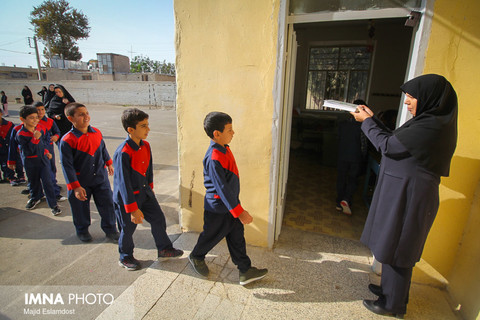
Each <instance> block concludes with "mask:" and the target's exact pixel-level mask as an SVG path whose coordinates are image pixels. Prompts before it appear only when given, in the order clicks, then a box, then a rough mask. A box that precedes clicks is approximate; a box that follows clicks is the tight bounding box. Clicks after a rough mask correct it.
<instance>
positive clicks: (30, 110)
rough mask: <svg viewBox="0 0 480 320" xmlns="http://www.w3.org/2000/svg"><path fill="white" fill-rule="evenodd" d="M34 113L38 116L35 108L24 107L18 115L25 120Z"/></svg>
mask: <svg viewBox="0 0 480 320" xmlns="http://www.w3.org/2000/svg"><path fill="white" fill-rule="evenodd" d="M32 113H37V114H38V111H37V108H35V107H34V106H23V107H21V108H20V111H19V112H18V115H19V116H20V117H22V118H23V119H26V118H27V117H28V116H29V115H31V114H32Z"/></svg>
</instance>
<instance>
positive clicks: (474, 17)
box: [423, 0, 480, 319]
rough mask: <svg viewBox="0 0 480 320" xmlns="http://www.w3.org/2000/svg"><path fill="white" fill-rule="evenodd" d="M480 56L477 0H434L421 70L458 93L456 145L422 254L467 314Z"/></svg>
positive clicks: (475, 278) (477, 302)
mask: <svg viewBox="0 0 480 320" xmlns="http://www.w3.org/2000/svg"><path fill="white" fill-rule="evenodd" d="M479 55H480V2H479V1H478V0H465V1H461V2H452V1H449V0H436V1H435V6H434V15H433V21H432V31H431V36H430V41H429V43H428V50H427V53H426V60H425V70H424V73H439V74H442V75H444V76H445V77H446V78H447V79H449V80H450V82H451V83H452V85H453V87H454V88H455V90H456V92H457V95H458V106H459V108H458V111H459V112H458V144H457V149H456V151H455V155H454V157H453V161H452V166H451V170H450V177H449V178H442V185H441V188H440V191H441V192H440V197H441V204H440V210H439V212H438V215H437V218H436V219H435V223H434V225H433V227H432V230H431V232H430V235H429V237H428V240H427V243H426V246H425V251H424V254H423V258H424V259H425V260H426V261H428V262H429V263H430V264H431V265H432V266H434V267H435V268H436V269H437V270H438V271H440V272H441V273H442V274H443V275H444V276H445V277H447V279H448V280H449V281H450V285H449V290H450V293H452V296H453V297H454V299H455V300H456V302H457V303H459V304H461V306H462V307H461V309H460V312H461V313H462V314H463V316H464V317H465V319H479V318H480V299H479V294H480V273H479V272H478V266H479V265H480V247H479V243H480V233H479V232H478V230H479V229H480V219H479V218H478V216H479V214H480V212H479V203H480V201H479V196H480V194H479V192H478V183H479V180H480V144H479V142H478V137H480V108H478V101H480V93H479V91H478V84H479V83H480V73H479V72H478V70H480V61H479V59H478V56H479ZM476 190H477V192H475V191H476Z"/></svg>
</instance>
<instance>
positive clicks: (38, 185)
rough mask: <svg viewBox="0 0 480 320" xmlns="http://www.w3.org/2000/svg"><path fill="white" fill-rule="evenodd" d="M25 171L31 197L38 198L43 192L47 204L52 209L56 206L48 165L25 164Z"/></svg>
mask: <svg viewBox="0 0 480 320" xmlns="http://www.w3.org/2000/svg"><path fill="white" fill-rule="evenodd" d="M25 171H26V172H27V178H28V184H29V188H30V194H31V196H32V199H34V200H40V199H41V198H42V197H43V193H44V192H45V196H46V198H47V204H48V206H49V207H50V208H52V209H53V208H55V207H56V206H57V198H56V196H55V190H54V188H53V184H52V173H51V172H50V167H29V166H26V167H25ZM42 187H43V190H42Z"/></svg>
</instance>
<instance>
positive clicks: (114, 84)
mask: <svg viewBox="0 0 480 320" xmlns="http://www.w3.org/2000/svg"><path fill="white" fill-rule="evenodd" d="M59 83H60V84H62V85H63V86H65V88H66V89H67V90H68V92H70V94H71V95H72V96H73V98H74V99H75V100H76V101H78V102H82V103H85V104H104V103H105V104H117V105H132V106H133V105H138V106H142V105H146V106H147V105H148V106H160V107H174V106H175V104H176V84H175V82H171V81H159V82H153V81H139V82H136V81H81V80H80V81H68V80H65V81H60V82H59ZM48 84H49V83H48V82H39V81H14V80H0V90H3V91H5V93H6V95H7V97H8V101H9V103H14V102H15V98H17V97H18V98H22V95H21V91H22V88H23V86H24V85H27V86H28V87H29V88H30V90H32V93H33V95H34V99H35V100H40V96H38V95H37V94H36V93H37V92H38V91H40V89H41V88H42V86H46V87H48ZM22 103H23V99H22Z"/></svg>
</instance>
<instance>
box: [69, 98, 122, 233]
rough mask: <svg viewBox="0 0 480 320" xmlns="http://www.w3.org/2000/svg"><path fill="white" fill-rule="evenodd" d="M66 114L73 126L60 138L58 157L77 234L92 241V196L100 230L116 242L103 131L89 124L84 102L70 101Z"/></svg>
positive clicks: (110, 166) (111, 170)
mask: <svg viewBox="0 0 480 320" xmlns="http://www.w3.org/2000/svg"><path fill="white" fill-rule="evenodd" d="M65 115H66V116H67V118H68V120H69V121H70V122H71V123H72V124H73V127H72V129H71V130H70V131H69V132H67V133H66V134H65V135H64V136H63V137H62V140H61V143H60V160H61V162H62V168H63V174H64V175H65V180H66V182H67V189H68V201H69V202H70V208H71V209H72V217H73V224H74V225H75V230H76V232H77V236H78V238H79V239H80V240H81V241H83V242H90V241H92V236H91V234H90V233H89V232H88V227H89V226H90V223H91V220H90V198H91V196H92V195H93V199H94V201H95V205H96V206H97V210H98V213H99V214H100V217H101V224H100V225H101V228H102V230H103V231H104V232H105V234H106V236H107V238H109V239H111V240H113V241H117V240H118V236H119V234H118V232H117V227H116V226H115V214H114V212H113V200H112V189H110V182H109V181H108V176H107V170H105V167H107V169H108V174H109V175H113V166H112V159H110V155H109V154H108V151H107V148H106V146H105V142H104V141H103V137H102V133H101V132H100V130H98V129H96V128H94V127H92V126H90V115H89V114H88V110H87V107H85V106H84V105H83V104H80V103H76V102H73V103H69V104H68V105H67V106H66V107H65Z"/></svg>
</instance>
